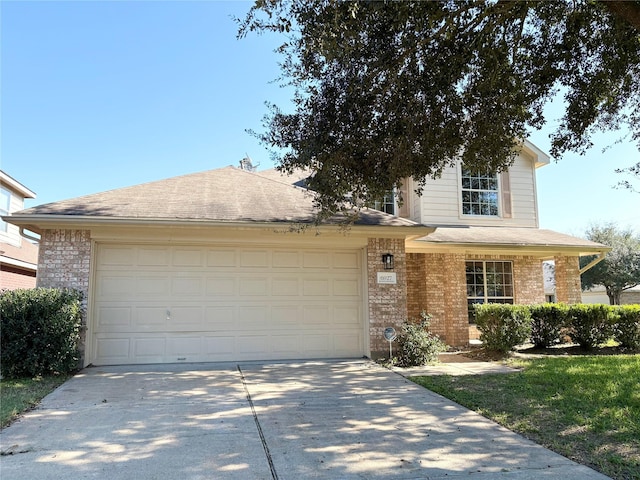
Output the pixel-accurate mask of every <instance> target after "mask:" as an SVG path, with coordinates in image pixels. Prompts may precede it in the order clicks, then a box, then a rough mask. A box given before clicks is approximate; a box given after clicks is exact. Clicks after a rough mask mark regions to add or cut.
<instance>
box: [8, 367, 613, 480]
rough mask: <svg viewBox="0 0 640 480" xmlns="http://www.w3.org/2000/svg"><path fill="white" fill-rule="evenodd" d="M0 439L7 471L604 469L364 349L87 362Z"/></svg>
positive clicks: (103, 474)
mask: <svg viewBox="0 0 640 480" xmlns="http://www.w3.org/2000/svg"><path fill="white" fill-rule="evenodd" d="M0 445H1V449H2V452H3V456H2V457H1V458H0V478H2V480H13V479H15V480H18V479H28V480H33V479H40V480H45V479H82V478H92V479H96V478H97V479H109V480H114V479H135V480H147V479H179V480H187V479H189V480H191V479H194V480H195V479H242V480H246V479H267V480H269V479H282V480H285V479H292V480H299V479H306V478H310V479H359V480H363V479H381V478H393V479H445V478H446V479H452V478H475V479H494V478H508V479H556V478H557V479H563V480H571V479H576V480H577V479H580V480H588V479H606V478H607V477H605V476H603V475H600V474H599V473H597V472H595V471H593V470H591V469H589V468H587V467H584V466H581V465H578V464H576V463H573V462H571V461H569V460H568V459H566V458H564V457H562V456H559V455H556V454H554V453H552V452H550V451H548V450H546V449H544V448H542V447H540V446H538V445H536V444H534V443H532V442H529V441H527V440H525V439H524V438H522V437H520V436H518V435H516V434H514V433H512V432H510V431H509V430H506V429H504V428H502V427H500V426H498V425H497V424H495V423H493V422H491V421H489V420H487V419H485V418H484V417H481V416H480V415H477V414H475V413H473V412H470V411H469V410H467V409H465V408H462V407H460V406H459V405H457V404H455V403H453V402H451V401H449V400H446V399H444V398H443V397H441V396H439V395H436V394H434V393H431V392H429V391H428V390H425V389H423V388H422V387H419V386H417V385H415V384H413V383H411V382H409V381H408V380H406V379H405V378H403V377H402V376H400V375H398V374H396V373H393V372H390V371H388V370H386V369H384V368H382V367H380V366H378V365H376V364H375V363H373V362H369V361H364V360H361V361H318V362H300V363H296V362H287V363H242V364H239V365H235V364H233V365H232V364H191V365H159V366H155V365H154V366H149V365H147V366H127V367H97V368H88V369H85V370H83V371H82V372H80V373H79V374H78V375H76V376H75V377H74V378H72V379H71V380H69V381H68V382H67V383H65V384H64V385H63V386H62V387H60V388H59V389H58V390H56V391H55V392H53V393H52V394H51V395H49V396H48V397H47V398H45V400H44V401H43V402H42V404H41V406H40V407H39V408H37V409H36V410H34V411H32V412H30V413H28V414H27V415H25V416H24V417H23V418H22V419H21V420H19V421H18V422H16V423H14V424H13V425H11V426H10V427H8V428H6V429H4V430H3V431H2V432H1V433H0Z"/></svg>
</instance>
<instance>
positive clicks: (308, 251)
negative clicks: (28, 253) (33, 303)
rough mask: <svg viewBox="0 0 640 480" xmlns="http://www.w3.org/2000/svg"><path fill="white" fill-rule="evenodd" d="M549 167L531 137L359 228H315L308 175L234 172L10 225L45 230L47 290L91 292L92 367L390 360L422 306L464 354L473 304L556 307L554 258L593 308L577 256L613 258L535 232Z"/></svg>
mask: <svg viewBox="0 0 640 480" xmlns="http://www.w3.org/2000/svg"><path fill="white" fill-rule="evenodd" d="M546 163H548V158H547V157H546V156H545V155H544V154H543V153H542V152H540V151H539V150H537V149H536V148H535V147H534V146H533V145H531V144H529V143H527V144H526V149H525V151H524V152H523V153H522V155H520V157H519V158H518V159H517V161H516V163H515V164H514V166H513V167H512V168H511V169H510V170H509V172H508V174H502V175H500V176H499V178H493V177H491V176H484V177H482V178H479V177H474V176H470V175H468V174H467V172H465V171H464V170H463V169H462V167H461V166H460V165H458V166H454V167H452V168H450V169H448V170H446V171H445V172H444V176H443V178H442V179H440V180H434V181H433V182H429V183H428V184H427V185H426V186H425V189H424V195H423V197H422V198H419V197H417V196H415V195H413V194H411V193H405V199H406V202H405V203H404V204H403V207H402V209H397V208H396V207H397V205H394V204H392V202H390V201H388V200H389V199H387V201H386V202H381V205H380V207H381V208H384V210H385V212H381V211H376V210H363V211H362V212H361V213H360V214H359V217H358V220H357V221H355V224H353V225H352V226H351V227H350V228H348V229H346V230H345V229H344V228H341V227H340V226H339V224H340V221H341V220H342V219H341V218H333V219H330V220H329V221H328V222H327V223H326V224H323V225H321V226H315V225H313V223H312V222H313V218H314V209H313V197H312V193H311V192H309V191H307V190H305V188H304V183H303V182H301V180H303V177H304V175H298V176H296V177H284V176H282V175H280V174H279V173H278V172H276V171H273V170H271V171H265V172H253V171H251V170H243V169H236V168H233V167H226V168H221V169H217V170H211V171H207V172H202V173H196V174H192V175H185V176H181V177H176V178H170V179H167V180H161V181H158V182H151V183H147V184H143V185H137V186H133V187H128V188H122V189H117V190H111V191H108V192H103V193H97V194H94V195H88V196H85V197H80V198H75V199H71V200H64V201H61V202H56V203H51V204H47V205H41V206H37V207H33V208H30V209H27V210H24V211H22V212H17V213H16V214H14V215H13V216H12V217H11V218H10V220H9V221H11V222H12V223H14V224H16V225H20V226H23V227H26V228H29V229H30V230H32V231H35V232H37V233H39V234H40V235H41V248H42V251H43V254H42V256H41V259H40V264H39V273H38V283H39V284H40V285H42V286H49V287H74V288H78V289H80V290H82V291H83V292H85V294H86V295H87V319H86V322H87V325H86V327H87V328H86V342H85V346H84V348H85V350H84V357H83V359H84V360H83V362H84V365H88V364H96V365H98V364H127V363H158V362H199V361H237V360H252V359H286V358H296V359H301V358H339V357H361V356H367V357H380V356H386V355H387V354H388V351H389V350H388V348H389V347H388V342H387V341H386V340H385V338H384V335H383V334H384V330H385V328H386V327H394V328H396V329H397V330H398V329H399V328H400V326H401V324H402V322H403V321H405V320H406V319H407V318H418V316H419V313H420V312H421V311H422V310H425V311H427V312H428V313H430V314H432V315H433V321H432V329H433V330H434V331H435V332H436V333H438V334H440V335H441V336H442V337H443V338H444V340H445V341H446V342H447V343H449V344H450V345H465V344H467V343H468V342H469V340H470V338H472V337H473V336H474V335H476V331H475V328H474V327H473V325H471V327H470V320H471V321H473V318H470V316H469V306H470V305H472V304H473V303H478V302H487V301H494V302H503V303H504V302H507V303H531V302H543V301H544V287H543V275H542V263H541V262H542V261H543V260H549V259H554V260H555V265H556V267H555V268H556V285H557V288H556V295H557V297H558V300H559V301H565V302H578V301H580V276H579V267H578V260H579V257H580V256H581V255H594V254H596V255H598V254H602V253H603V252H606V251H607V250H608V248H607V247H605V246H604V245H601V244H597V243H593V242H590V241H587V240H582V239H578V238H574V237H570V236H567V235H562V234H559V233H555V232H550V231H547V230H539V229H538V228H537V227H538V218H537V204H536V188H535V169H536V168H537V167H539V166H542V165H544V164H546ZM410 183H411V182H407V184H408V185H407V192H411V191H412V188H411V187H412V185H411V184H410ZM300 185H302V186H300ZM382 203H385V205H382ZM387 212H389V213H387ZM396 213H397V214H398V215H394V214H396ZM404 216H406V217H408V218H402V217H404Z"/></svg>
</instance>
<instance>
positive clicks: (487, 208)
mask: <svg viewBox="0 0 640 480" xmlns="http://www.w3.org/2000/svg"><path fill="white" fill-rule="evenodd" d="M462 214H463V215H485V216H493V217H497V216H498V215H499V208H498V175H497V174H495V173H476V172H472V171H471V170H469V169H467V168H465V167H464V165H463V166H462Z"/></svg>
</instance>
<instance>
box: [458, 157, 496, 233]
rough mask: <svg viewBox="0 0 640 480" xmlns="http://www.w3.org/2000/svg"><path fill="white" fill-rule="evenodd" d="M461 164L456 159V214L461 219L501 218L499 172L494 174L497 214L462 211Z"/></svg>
mask: <svg viewBox="0 0 640 480" xmlns="http://www.w3.org/2000/svg"><path fill="white" fill-rule="evenodd" d="M462 166H463V163H462V162H460V161H458V162H457V164H456V179H457V184H458V185H457V186H458V215H459V217H460V218H461V219H472V218H477V219H481V220H484V221H486V220H501V219H502V218H503V212H502V201H503V200H502V185H501V183H502V182H501V181H500V174H496V178H497V181H498V190H497V196H498V214H497V215H473V214H470V213H464V212H463V201H462V191H463V189H462Z"/></svg>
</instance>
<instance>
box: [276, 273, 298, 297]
mask: <svg viewBox="0 0 640 480" xmlns="http://www.w3.org/2000/svg"><path fill="white" fill-rule="evenodd" d="M299 294H300V279H299V278H296V277H275V278H273V280H272V282H271V295H276V296H291V295H295V296H298V295H299Z"/></svg>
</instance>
